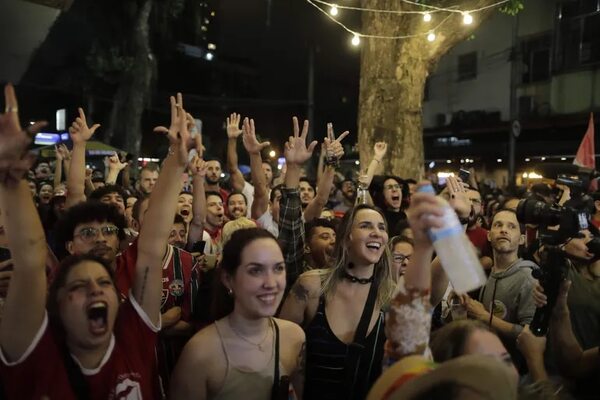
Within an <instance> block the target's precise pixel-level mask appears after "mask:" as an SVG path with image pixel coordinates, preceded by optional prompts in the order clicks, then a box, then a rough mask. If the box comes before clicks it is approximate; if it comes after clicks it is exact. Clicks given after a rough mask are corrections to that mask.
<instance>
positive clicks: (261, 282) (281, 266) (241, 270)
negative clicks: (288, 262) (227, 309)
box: [222, 238, 286, 319]
mask: <svg viewBox="0 0 600 400" xmlns="http://www.w3.org/2000/svg"><path fill="white" fill-rule="evenodd" d="M222 279H223V284H224V285H225V287H226V288H229V289H231V290H232V291H233V296H234V298H235V312H238V313H241V314H242V315H243V316H245V317H246V318H252V319H254V318H263V317H271V316H273V315H275V313H276V312H277V308H278V307H279V303H280V302H281V299H282V298H283V293H284V291H285V285H286V281H285V260H284V258H283V254H282V253H281V249H280V247H279V245H278V244H277V242H276V241H275V240H274V239H272V238H260V239H256V240H253V241H252V242H250V243H248V244H247V245H246V246H245V247H244V249H243V250H242V253H241V256H240V265H239V266H238V267H237V269H236V270H235V273H234V274H233V276H231V275H228V274H227V273H224V275H223V278H222Z"/></svg>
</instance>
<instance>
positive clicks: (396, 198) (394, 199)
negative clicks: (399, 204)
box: [392, 196, 400, 201]
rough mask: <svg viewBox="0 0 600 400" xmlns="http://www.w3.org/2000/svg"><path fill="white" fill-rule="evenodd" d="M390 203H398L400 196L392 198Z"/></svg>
mask: <svg viewBox="0 0 600 400" xmlns="http://www.w3.org/2000/svg"><path fill="white" fill-rule="evenodd" d="M392 201H400V196H392Z"/></svg>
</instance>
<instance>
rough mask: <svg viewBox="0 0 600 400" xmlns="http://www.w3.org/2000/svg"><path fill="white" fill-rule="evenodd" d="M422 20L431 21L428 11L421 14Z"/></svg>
mask: <svg viewBox="0 0 600 400" xmlns="http://www.w3.org/2000/svg"><path fill="white" fill-rule="evenodd" d="M423 21H425V22H429V21H431V14H429V13H425V14H423Z"/></svg>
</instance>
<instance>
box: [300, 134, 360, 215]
mask: <svg viewBox="0 0 600 400" xmlns="http://www.w3.org/2000/svg"><path fill="white" fill-rule="evenodd" d="M349 134H350V132H348V131H346V132H344V133H342V134H341V135H340V136H339V137H338V138H337V139H336V138H335V134H334V133H333V125H332V124H331V123H329V124H327V137H326V138H325V141H324V143H323V145H324V146H325V153H326V159H325V170H324V171H323V175H322V177H321V180H320V181H319V182H318V184H317V194H316V196H315V197H314V199H312V200H311V202H310V203H308V205H307V206H306V209H305V210H304V221H306V222H309V221H312V220H313V219H315V218H319V215H321V211H322V210H323V207H325V204H327V200H328V199H329V193H330V192H331V187H332V186H333V177H334V176H335V167H336V166H337V165H338V163H339V161H340V159H341V158H342V157H343V155H344V148H343V147H342V143H341V142H342V140H343V139H344V138H345V137H346V136H348V135H349Z"/></svg>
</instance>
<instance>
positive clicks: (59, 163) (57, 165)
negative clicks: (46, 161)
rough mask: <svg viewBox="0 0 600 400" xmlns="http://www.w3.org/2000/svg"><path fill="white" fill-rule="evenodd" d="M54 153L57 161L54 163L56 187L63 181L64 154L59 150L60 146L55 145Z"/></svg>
mask: <svg viewBox="0 0 600 400" xmlns="http://www.w3.org/2000/svg"><path fill="white" fill-rule="evenodd" d="M54 149H55V150H54V154H56V163H55V164H54V186H53V187H54V189H56V188H57V187H58V185H60V183H61V182H62V167H63V165H62V162H63V158H62V154H61V153H60V152H59V151H58V146H54Z"/></svg>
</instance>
